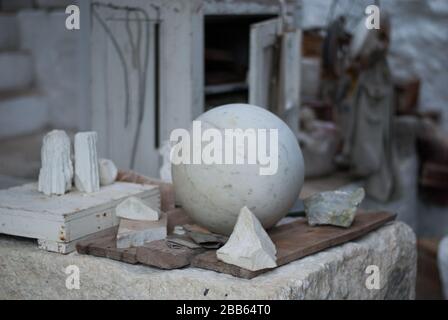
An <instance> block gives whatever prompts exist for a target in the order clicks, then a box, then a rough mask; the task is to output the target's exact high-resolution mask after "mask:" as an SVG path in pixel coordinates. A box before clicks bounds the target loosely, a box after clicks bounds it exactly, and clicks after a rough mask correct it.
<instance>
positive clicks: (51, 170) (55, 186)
mask: <svg viewBox="0 0 448 320" xmlns="http://www.w3.org/2000/svg"><path fill="white" fill-rule="evenodd" d="M70 154H71V147H70V139H69V137H68V135H67V134H66V133H65V131H63V130H53V131H51V132H49V133H48V134H46V135H45V137H44V140H43V144H42V151H41V161H42V168H41V169H40V171H39V184H38V189H39V191H40V192H43V193H45V194H46V195H52V194H57V195H62V194H64V193H66V192H67V191H69V190H70V189H71V188H72V178H73V164H72V160H71V158H70Z"/></svg>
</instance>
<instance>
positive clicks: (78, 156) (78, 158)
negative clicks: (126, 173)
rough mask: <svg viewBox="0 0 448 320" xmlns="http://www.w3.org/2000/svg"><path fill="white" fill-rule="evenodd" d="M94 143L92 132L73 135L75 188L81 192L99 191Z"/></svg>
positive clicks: (95, 134) (94, 137)
mask: <svg viewBox="0 0 448 320" xmlns="http://www.w3.org/2000/svg"><path fill="white" fill-rule="evenodd" d="M96 141H97V133H96V132H93V131H90V132H78V133H77V134H76V135H75V186H76V188H77V189H78V190H79V191H81V192H88V193H90V192H96V191H99V190H100V178H99V172H98V157H97V151H96Z"/></svg>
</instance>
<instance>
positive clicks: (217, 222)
mask: <svg viewBox="0 0 448 320" xmlns="http://www.w3.org/2000/svg"><path fill="white" fill-rule="evenodd" d="M197 120H200V121H201V124H202V130H204V131H205V130H207V129H209V128H216V129H218V130H219V131H221V134H222V135H224V130H225V129H235V128H240V129H242V130H245V129H248V128H253V129H255V130H256V129H275V128H277V129H278V167H277V173H276V174H274V175H270V176H262V175H260V174H259V172H260V171H259V169H260V167H261V165H260V164H247V161H246V163H245V164H225V165H218V164H210V165H206V164H200V165H197V164H191V165H188V164H179V165H173V166H172V174H173V182H174V183H173V184H174V189H175V193H176V201H178V202H179V203H180V204H181V205H182V206H183V208H184V209H185V210H186V212H187V213H188V214H189V215H190V216H191V218H192V219H193V220H195V221H196V223H198V224H200V225H202V226H204V227H206V228H207V229H209V230H210V231H212V232H215V233H220V234H225V235H229V234H230V233H231V232H232V230H233V227H234V225H235V223H236V220H237V217H238V212H239V211H240V210H241V208H242V207H244V206H247V207H248V208H249V209H250V210H251V211H252V212H253V213H254V214H255V215H256V216H257V218H258V219H259V220H260V222H261V224H262V225H263V226H264V227H265V228H266V229H267V228H269V227H272V226H273V225H274V224H275V223H277V222H278V221H279V220H280V219H281V218H283V217H284V216H285V215H286V213H287V212H288V210H289V209H290V208H291V206H292V205H293V204H294V202H295V201H296V200H297V198H298V196H299V192H300V189H301V188H302V184H303V177H304V164H303V157H302V153H301V151H300V147H299V145H298V143H297V139H296V138H295V136H294V134H293V133H292V132H291V130H290V129H289V127H288V126H287V125H286V124H285V123H284V122H283V121H282V120H281V119H279V118H278V117H277V116H275V115H274V114H272V113H270V112H269V111H267V110H265V109H262V108H258V107H255V106H251V105H247V104H231V105H227V106H222V107H217V108H213V109H212V110H210V111H208V112H206V113H204V114H202V115H201V116H200V117H199V118H198V119H197ZM206 143H207V142H204V145H205V144H206ZM223 147H224V146H223ZM266 150H267V153H268V154H270V146H268V147H267V148H266ZM223 154H224V152H223Z"/></svg>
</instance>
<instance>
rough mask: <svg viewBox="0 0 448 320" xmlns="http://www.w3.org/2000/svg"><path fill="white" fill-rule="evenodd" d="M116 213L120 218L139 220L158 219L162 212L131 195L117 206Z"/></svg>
mask: <svg viewBox="0 0 448 320" xmlns="http://www.w3.org/2000/svg"><path fill="white" fill-rule="evenodd" d="M115 215H116V216H117V217H120V218H125V219H129V220H139V221H157V220H159V219H160V213H159V212H158V211H157V210H154V209H152V208H150V207H149V206H147V205H146V204H145V203H143V201H142V200H140V199H139V198H136V197H129V198H127V199H126V200H124V201H123V202H121V203H120V204H119V205H118V206H117V207H116V208H115Z"/></svg>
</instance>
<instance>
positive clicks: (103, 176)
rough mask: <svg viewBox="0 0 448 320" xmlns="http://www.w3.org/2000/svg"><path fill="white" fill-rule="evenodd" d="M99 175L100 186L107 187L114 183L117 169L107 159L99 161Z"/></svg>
mask: <svg viewBox="0 0 448 320" xmlns="http://www.w3.org/2000/svg"><path fill="white" fill-rule="evenodd" d="M98 166H99V175H100V185H102V186H108V185H110V184H112V183H114V182H115V180H116V179H117V175H118V169H117V167H116V166H115V163H113V161H112V160H109V159H100V160H99V161H98Z"/></svg>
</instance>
